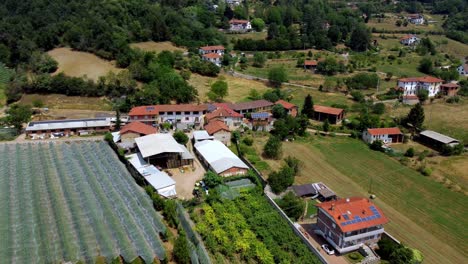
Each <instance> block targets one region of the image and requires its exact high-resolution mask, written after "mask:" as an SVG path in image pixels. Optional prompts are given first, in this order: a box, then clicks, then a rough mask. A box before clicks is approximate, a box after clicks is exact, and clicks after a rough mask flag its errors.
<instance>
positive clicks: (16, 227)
mask: <svg viewBox="0 0 468 264" xmlns="http://www.w3.org/2000/svg"><path fill="white" fill-rule="evenodd" d="M0 164H1V166H0V238H1V239H0V259H1V262H2V263H58V262H59V261H72V262H76V261H78V260H82V261H85V262H87V263H91V262H94V259H95V258H96V256H104V257H106V258H108V259H110V258H115V257H117V256H118V255H122V256H123V257H124V258H125V259H126V260H133V259H135V258H136V257H137V256H141V257H142V258H143V259H144V260H145V261H146V262H147V263H151V261H152V260H153V259H154V258H160V259H163V258H164V256H165V251H164V247H163V245H162V241H161V239H160V236H159V235H160V233H162V232H165V231H166V227H165V226H164V224H163V223H162V222H161V216H160V215H159V214H158V213H157V212H156V211H155V210H154V209H153V207H152V202H151V200H150V199H149V197H148V196H146V194H145V193H144V192H143V191H142V190H141V189H140V188H139V187H138V186H137V185H136V183H135V182H134V181H133V179H132V177H131V176H130V174H129V172H128V171H127V170H126V168H125V166H124V165H123V164H122V163H120V161H119V160H118V159H117V157H116V156H115V154H114V152H113V151H112V150H111V149H110V147H109V146H108V145H107V144H106V143H104V142H81V143H56V142H50V143H28V144H16V145H13V144H0Z"/></svg>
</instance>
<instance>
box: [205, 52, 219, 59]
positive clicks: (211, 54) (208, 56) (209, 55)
mask: <svg viewBox="0 0 468 264" xmlns="http://www.w3.org/2000/svg"><path fill="white" fill-rule="evenodd" d="M203 57H205V58H208V59H218V58H221V55H219V54H218V53H208V54H204V55H203Z"/></svg>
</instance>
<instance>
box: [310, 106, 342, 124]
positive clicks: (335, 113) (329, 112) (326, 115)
mask: <svg viewBox="0 0 468 264" xmlns="http://www.w3.org/2000/svg"><path fill="white" fill-rule="evenodd" d="M314 117H315V119H316V120H318V121H325V119H328V122H330V123H331V124H339V123H341V120H342V119H343V117H344V110H343V109H341V108H335V107H329V106H322V105H314Z"/></svg>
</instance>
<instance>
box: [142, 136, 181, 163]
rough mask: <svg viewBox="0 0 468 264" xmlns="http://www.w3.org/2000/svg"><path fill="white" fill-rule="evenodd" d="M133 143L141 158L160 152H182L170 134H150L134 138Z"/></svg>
mask: <svg viewBox="0 0 468 264" xmlns="http://www.w3.org/2000/svg"><path fill="white" fill-rule="evenodd" d="M135 143H136V144H137V146H138V149H139V150H140V152H141V156H142V157H143V158H147V157H150V156H154V155H158V154H161V153H184V152H185V150H184V149H182V148H181V147H180V145H179V143H177V141H176V140H175V139H174V137H172V135H170V134H151V135H147V136H144V137H139V138H135Z"/></svg>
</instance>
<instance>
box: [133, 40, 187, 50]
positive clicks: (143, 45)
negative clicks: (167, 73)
mask: <svg viewBox="0 0 468 264" xmlns="http://www.w3.org/2000/svg"><path fill="white" fill-rule="evenodd" d="M130 47H132V48H138V49H141V50H144V51H155V52H161V51H163V50H168V51H182V52H185V51H187V50H186V49H184V48H180V47H177V46H175V45H174V44H173V43H172V42H170V41H163V42H154V41H147V42H138V43H132V44H130Z"/></svg>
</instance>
